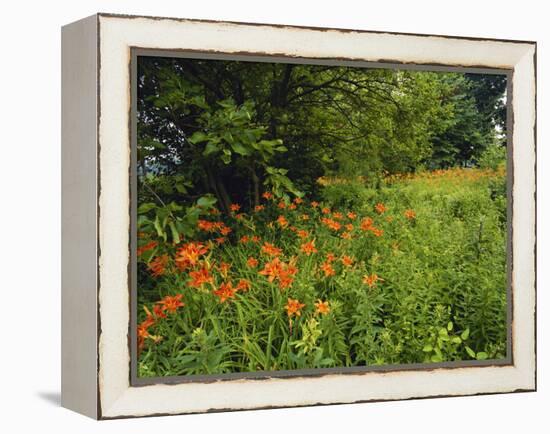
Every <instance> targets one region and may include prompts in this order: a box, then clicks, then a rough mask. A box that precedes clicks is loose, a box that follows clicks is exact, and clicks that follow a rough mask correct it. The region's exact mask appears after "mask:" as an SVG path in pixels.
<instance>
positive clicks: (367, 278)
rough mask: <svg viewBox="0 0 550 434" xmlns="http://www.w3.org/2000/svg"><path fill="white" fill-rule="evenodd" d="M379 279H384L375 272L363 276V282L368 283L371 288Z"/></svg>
mask: <svg viewBox="0 0 550 434" xmlns="http://www.w3.org/2000/svg"><path fill="white" fill-rule="evenodd" d="M379 280H380V281H381V280H383V279H381V278H380V277H378V275H376V274H374V273H372V274H370V275H366V276H364V277H363V283H364V284H366V285H368V286H369V288H372V287H373V286H375V285H376V282H378V281H379Z"/></svg>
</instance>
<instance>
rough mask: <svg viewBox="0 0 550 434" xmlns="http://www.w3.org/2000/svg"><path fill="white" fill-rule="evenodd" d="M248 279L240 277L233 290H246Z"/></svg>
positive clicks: (248, 285) (248, 286) (248, 287)
mask: <svg viewBox="0 0 550 434" xmlns="http://www.w3.org/2000/svg"><path fill="white" fill-rule="evenodd" d="M250 286H251V285H250V281H248V280H246V279H240V280H239V283H238V284H237V286H236V287H235V291H245V292H246V291H248V290H249V289H250Z"/></svg>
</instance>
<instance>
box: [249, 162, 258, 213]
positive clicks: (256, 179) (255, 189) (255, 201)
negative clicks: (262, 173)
mask: <svg viewBox="0 0 550 434" xmlns="http://www.w3.org/2000/svg"><path fill="white" fill-rule="evenodd" d="M250 170H251V172H252V184H253V185H254V207H257V206H258V205H259V204H260V178H258V175H257V174H256V170H255V169H254V167H251V168H250Z"/></svg>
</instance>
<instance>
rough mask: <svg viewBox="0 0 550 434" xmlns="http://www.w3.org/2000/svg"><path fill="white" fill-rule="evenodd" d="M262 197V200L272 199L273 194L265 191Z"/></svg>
mask: <svg viewBox="0 0 550 434" xmlns="http://www.w3.org/2000/svg"><path fill="white" fill-rule="evenodd" d="M262 197H263V198H264V199H273V193H270V192H269V191H266V192H265V193H263V194H262Z"/></svg>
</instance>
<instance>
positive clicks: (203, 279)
mask: <svg viewBox="0 0 550 434" xmlns="http://www.w3.org/2000/svg"><path fill="white" fill-rule="evenodd" d="M189 276H190V277H191V279H192V280H191V282H190V283H189V286H191V287H193V288H200V287H201V286H202V285H204V284H205V283H213V282H214V278H213V277H212V276H211V275H210V273H209V272H208V268H206V267H203V268H201V269H200V270H197V271H191V272H190V273H189Z"/></svg>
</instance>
